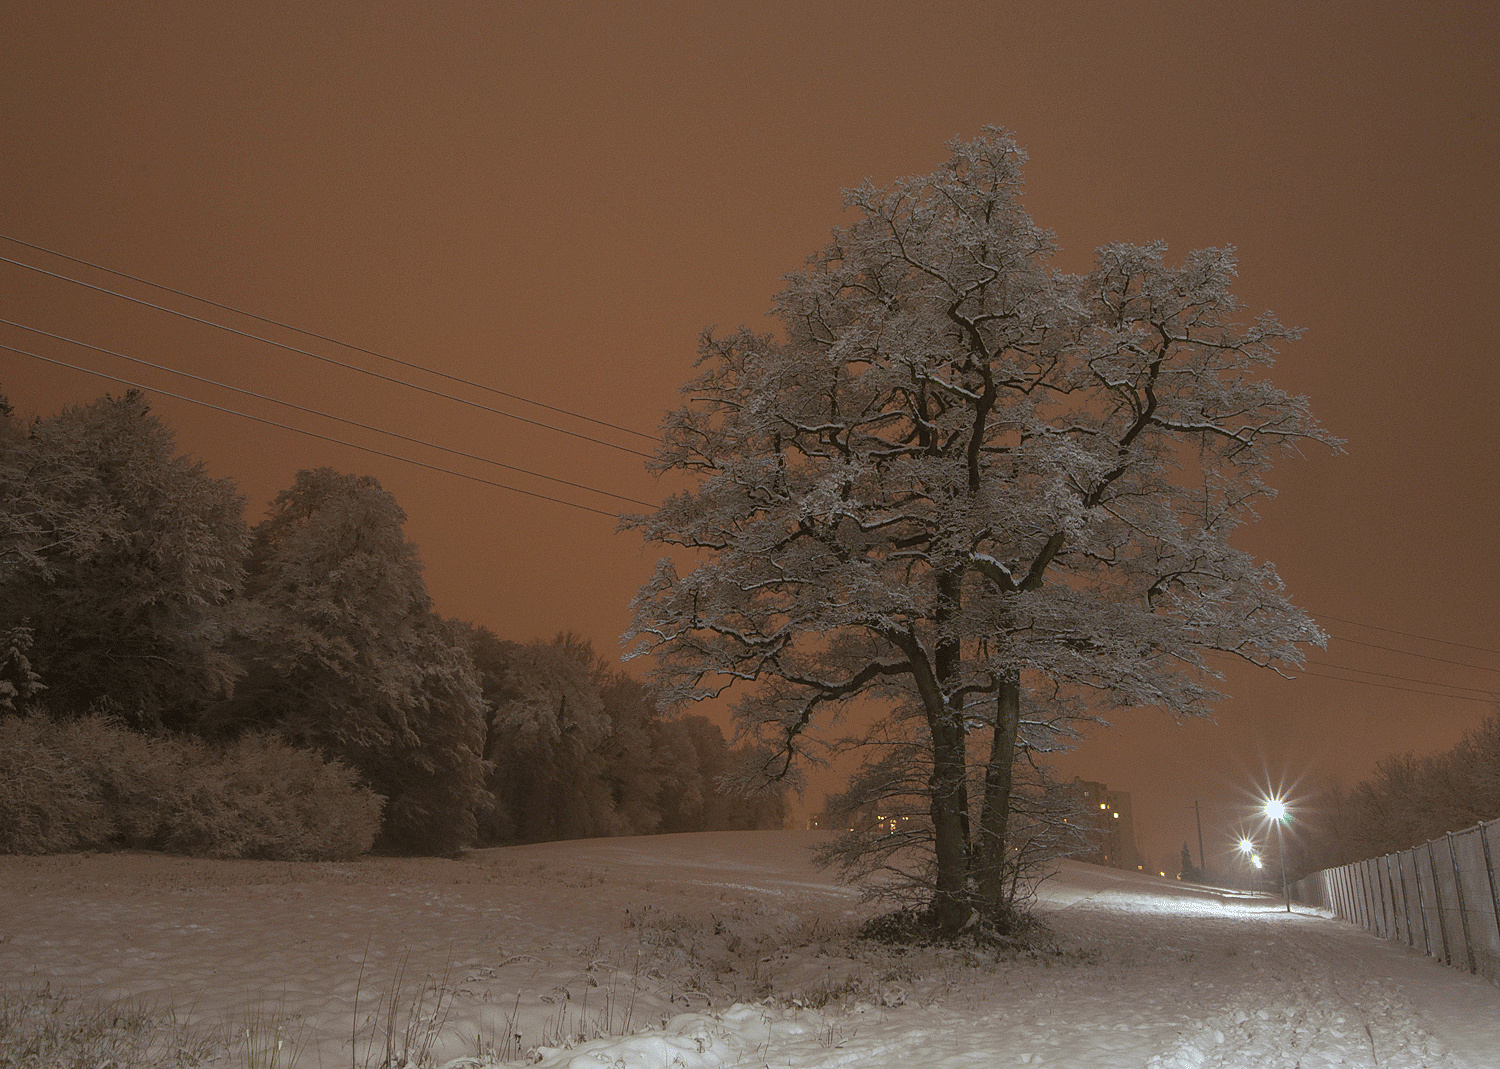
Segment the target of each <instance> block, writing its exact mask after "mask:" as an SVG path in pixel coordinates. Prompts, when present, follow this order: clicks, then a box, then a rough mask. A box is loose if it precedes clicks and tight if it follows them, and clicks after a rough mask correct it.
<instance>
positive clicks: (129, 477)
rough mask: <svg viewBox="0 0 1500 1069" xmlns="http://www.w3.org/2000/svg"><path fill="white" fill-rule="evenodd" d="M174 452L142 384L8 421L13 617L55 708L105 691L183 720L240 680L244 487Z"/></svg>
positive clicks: (7, 577) (77, 708)
mask: <svg viewBox="0 0 1500 1069" xmlns="http://www.w3.org/2000/svg"><path fill="white" fill-rule="evenodd" d="M13 422H14V421H13V418H12V417H9V416H6V417H5V423H6V424H7V425H9V424H11V423H13ZM175 452H176V446H175V443H174V442H173V438H172V433H171V431H169V430H168V429H167V428H166V426H164V425H163V424H162V422H161V421H160V420H159V419H157V418H156V417H155V416H153V415H151V410H150V406H149V405H148V404H147V402H146V400H145V398H144V396H142V394H141V393H139V392H138V391H134V390H132V391H131V392H129V393H127V394H126V395H125V396H124V397H121V398H111V397H105V398H101V399H100V400H97V401H94V402H91V403H90V404H87V405H81V406H78V407H75V408H69V409H66V410H64V411H63V412H61V413H59V414H58V415H56V416H52V417H49V418H46V419H39V420H36V421H34V422H33V423H32V424H31V425H30V426H29V427H28V428H26V432H25V433H24V434H19V433H16V428H13V427H9V426H7V428H6V433H3V434H0V629H6V630H8V631H11V632H13V633H14V634H16V635H19V633H20V632H19V631H18V630H16V629H21V628H24V629H25V630H26V632H27V634H28V635H29V639H30V643H31V645H30V649H29V651H27V655H28V657H29V662H30V668H31V669H34V670H35V672H36V674H38V675H39V676H40V677H41V681H42V682H43V683H44V684H45V686H46V688H47V689H46V691H45V702H46V704H47V705H48V707H49V708H50V709H51V711H52V712H53V714H54V715H57V716H76V715H82V714H83V713H84V712H86V711H87V709H88V708H89V706H90V705H91V704H92V703H94V702H97V701H99V700H101V699H105V698H107V699H109V701H110V703H111V705H112V707H113V708H114V709H115V710H117V711H118V712H120V713H121V714H123V715H125V716H126V717H127V718H129V719H130V720H131V721H132V722H134V723H135V724H136V725H137V726H142V727H150V728H155V727H161V726H166V727H185V726H191V723H192V722H193V719H194V717H195V716H196V715H197V710H198V709H200V708H201V706H202V705H203V703H205V702H207V701H210V700H213V699H217V698H219V697H222V696H223V695H224V694H227V693H228V692H229V690H230V688H231V685H232V683H233V680H234V676H235V673H236V667H235V665H234V663H233V661H231V660H230V659H229V658H227V657H226V656H224V654H223V652H222V640H223V636H224V619H223V609H224V607H225V605H226V604H227V603H228V602H229V601H230V599H231V598H232V597H233V594H234V591H235V589H236V587H237V586H238V584H239V581H240V577H241V574H242V560H243V557H244V551H245V538H246V532H245V524H244V520H243V518H242V515H241V511H242V509H243V500H242V499H241V497H240V496H239V494H238V493H236V491H235V488H234V484H233V483H231V482H230V481H229V480H227V479H214V478H211V477H210V476H209V475H208V474H207V473H206V472H205V471H204V469H203V466H202V465H201V464H199V463H196V462H194V461H191V460H189V459H187V458H185V457H181V456H177V455H175ZM13 648H18V647H13Z"/></svg>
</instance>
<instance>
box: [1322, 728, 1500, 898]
mask: <svg viewBox="0 0 1500 1069" xmlns="http://www.w3.org/2000/svg"><path fill="white" fill-rule="evenodd" d="M1309 808H1310V809H1312V810H1313V812H1312V813H1310V814H1309V817H1310V818H1311V820H1312V824H1313V830H1312V831H1311V832H1310V834H1309V835H1308V836H1307V839H1306V841H1305V843H1304V850H1305V855H1306V857H1305V861H1304V862H1303V864H1302V866H1301V868H1302V869H1303V870H1304V871H1308V872H1311V871H1315V870H1317V869H1323V868H1328V867H1331V866H1334V865H1343V864H1347V863H1349V862H1351V861H1362V860H1364V859H1365V858H1371V857H1382V856H1384V855H1386V854H1389V853H1394V852H1396V851H1398V850H1405V849H1407V848H1408V847H1412V846H1417V845H1420V844H1422V843H1424V842H1426V841H1427V840H1428V839H1436V838H1438V837H1440V836H1442V835H1444V834H1446V833H1448V832H1450V831H1461V830H1463V829H1464V828H1469V827H1473V826H1474V825H1475V824H1477V823H1479V822H1480V821H1487V820H1495V819H1496V818H1500V714H1495V715H1491V716H1490V717H1488V718H1487V719H1485V720H1484V721H1483V722H1482V723H1481V724H1480V725H1479V726H1478V727H1477V728H1475V729H1474V730H1472V731H1470V732H1468V733H1467V734H1465V735H1464V737H1463V738H1462V739H1461V740H1460V741H1459V743H1458V745H1456V746H1454V747H1453V748H1452V749H1451V750H1448V751H1446V752H1445V753H1439V754H1434V755H1429V756H1421V755H1418V754H1414V753H1404V754H1398V755H1396V756H1393V757H1387V758H1385V759H1384V760H1383V761H1381V762H1380V763H1379V764H1377V765H1376V766H1375V774H1374V775H1373V776H1371V777H1370V778H1369V779H1367V780H1365V781H1363V782H1361V783H1359V784H1357V785H1355V786H1354V787H1352V788H1344V787H1333V788H1331V789H1329V790H1328V791H1326V792H1324V794H1323V796H1322V797H1321V798H1320V799H1319V801H1318V803H1317V805H1316V806H1312V807H1309Z"/></svg>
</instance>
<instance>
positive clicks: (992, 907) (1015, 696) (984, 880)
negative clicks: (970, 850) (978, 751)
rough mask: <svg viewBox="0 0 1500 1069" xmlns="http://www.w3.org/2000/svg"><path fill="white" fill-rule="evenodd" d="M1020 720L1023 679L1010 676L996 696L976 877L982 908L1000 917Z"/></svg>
mask: <svg viewBox="0 0 1500 1069" xmlns="http://www.w3.org/2000/svg"><path fill="white" fill-rule="evenodd" d="M1020 723H1021V680H1020V676H1019V675H1015V674H1012V675H1007V676H1006V677H1005V678H1004V679H1002V680H1001V681H1000V688H999V691H998V692H997V694H996V698H995V734H994V738H993V740H992V741H991V742H990V759H989V763H988V765H986V767H985V771H984V808H983V810H982V811H981V812H980V815H979V860H978V864H977V865H976V866H975V872H974V878H975V883H976V885H977V887H978V893H979V908H980V909H981V910H983V911H984V912H985V913H987V914H988V915H989V916H991V917H998V916H1000V913H1001V910H1002V908H1003V907H1004V905H1005V850H1006V847H1007V845H1008V837H1007V833H1008V831H1009V827H1008V826H1009V824H1010V799H1011V791H1012V787H1013V778H1012V776H1013V769H1014V767H1015V760H1016V736H1017V733H1018V732H1019V730H1020Z"/></svg>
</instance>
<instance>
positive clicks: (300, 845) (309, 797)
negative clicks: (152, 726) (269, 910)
mask: <svg viewBox="0 0 1500 1069" xmlns="http://www.w3.org/2000/svg"><path fill="white" fill-rule="evenodd" d="M0 780H3V782H0V851H4V852H6V853H56V852H60V851H64V850H77V849H82V848H89V847H106V848H107V847H132V848H138V849H156V850H164V851H167V852H170V853H177V854H191V855H195V856H200V857H217V858H268V859H277V860H285V861H315V860H334V859H342V858H350V857H356V856H358V855H360V854H363V853H366V852H367V851H368V850H369V849H370V845H371V844H372V843H373V842H374V840H375V836H376V834H377V833H378V832H379V829H380V812H381V807H382V804H383V799H381V797H380V796H379V795H377V794H375V793H374V792H373V791H371V790H369V789H368V788H366V787H363V786H361V785H360V783H359V780H358V777H357V775H356V773H355V772H354V771H353V770H352V769H350V768H348V767H347V766H345V765H343V764H340V763H339V762H337V761H326V760H324V759H323V758H322V757H321V756H320V755H319V754H317V753H314V752H312V751H309V750H299V749H297V748H295V747H292V746H289V745H287V744H286V743H284V742H282V741H280V740H278V739H275V738H272V737H269V736H264V735H247V736H245V737H243V738H241V739H239V740H238V741H236V742H233V743H230V744H228V745H227V746H223V747H217V746H214V745H212V744H210V743H206V742H204V741H202V740H199V739H192V738H187V737H148V736H145V735H140V734H137V733H135V732H132V731H129V730H127V729H125V728H124V727H122V726H120V725H119V724H118V723H116V722H114V721H111V720H110V719H108V718H106V717H103V716H89V717H85V718H83V719H80V720H75V721H69V722H62V723H58V722H53V721H50V720H47V719H45V718H42V717H29V718H24V719H23V718H21V717H14V716H12V717H5V718H4V719H3V720H0Z"/></svg>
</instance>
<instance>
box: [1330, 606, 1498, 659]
mask: <svg viewBox="0 0 1500 1069" xmlns="http://www.w3.org/2000/svg"><path fill="white" fill-rule="evenodd" d="M1307 611H1308V612H1309V613H1312V615H1313V616H1321V617H1322V618H1323V619H1325V620H1337V621H1338V622H1339V623H1341V624H1353V625H1354V626H1355V627H1368V628H1369V629H1370V630H1371V631H1384V632H1386V634H1390V635H1403V636H1405V637H1406V638H1415V639H1420V640H1422V641H1423V642H1441V643H1442V644H1443V645H1445V646H1458V647H1459V648H1460V649H1466V650H1474V651H1476V652H1478V653H1493V654H1495V655H1496V656H1497V657H1500V650H1492V649H1490V648H1489V647H1488V646H1470V645H1469V644H1468V643H1466V642H1454V641H1453V640H1452V639H1446V638H1437V637H1435V636H1433V635H1418V634H1415V633H1413V632H1411V631H1397V630H1396V629H1395V628H1394V627H1380V626H1379V625H1377V624H1366V623H1361V622H1360V621H1358V620H1346V619H1344V618H1343V617H1342V616H1334V615H1333V614H1332V613H1326V612H1313V611H1312V610H1311V609H1309V610H1307Z"/></svg>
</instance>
